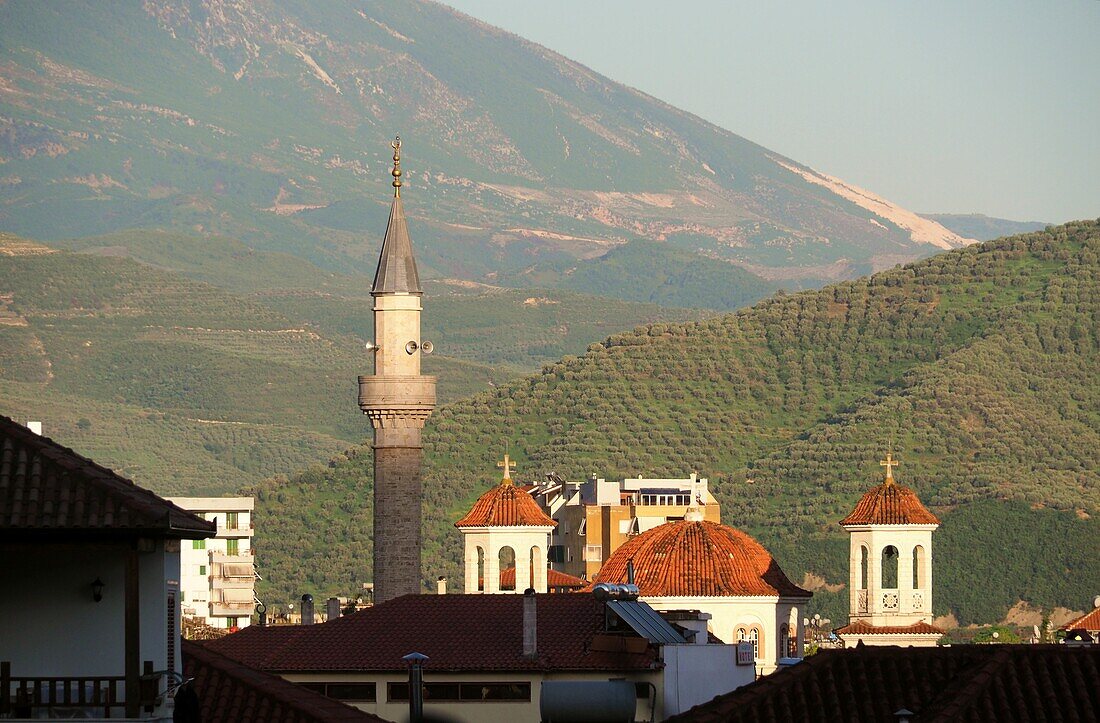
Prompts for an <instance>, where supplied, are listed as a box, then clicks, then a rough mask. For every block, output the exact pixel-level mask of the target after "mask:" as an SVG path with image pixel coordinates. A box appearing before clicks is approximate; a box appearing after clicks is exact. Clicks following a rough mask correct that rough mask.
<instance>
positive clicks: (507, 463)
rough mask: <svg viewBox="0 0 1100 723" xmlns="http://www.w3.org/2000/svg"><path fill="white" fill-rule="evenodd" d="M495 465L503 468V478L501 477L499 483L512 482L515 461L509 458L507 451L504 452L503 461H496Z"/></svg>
mask: <svg viewBox="0 0 1100 723" xmlns="http://www.w3.org/2000/svg"><path fill="white" fill-rule="evenodd" d="M497 467H503V468H504V479H502V480H501V481H500V483H501V484H502V485H510V484H512V470H514V469H515V468H516V463H515V462H513V461H512V460H511V458H510V457H509V456H508V453H507V452H505V453H504V461H503V462H497Z"/></svg>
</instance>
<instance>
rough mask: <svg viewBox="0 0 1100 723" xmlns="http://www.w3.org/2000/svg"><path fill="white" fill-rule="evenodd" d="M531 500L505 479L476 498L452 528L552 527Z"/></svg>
mask: <svg viewBox="0 0 1100 723" xmlns="http://www.w3.org/2000/svg"><path fill="white" fill-rule="evenodd" d="M557 524H558V523H557V522H554V521H553V520H552V519H550V517H548V516H547V514H546V513H545V512H543V511H542V508H541V507H539V503H538V502H535V498H534V497H532V496H531V495H530V493H528V492H526V491H525V490H523V489H521V488H519V487H516V486H515V485H514V484H512V480H510V479H508V478H507V477H506V478H505V479H504V480H503V481H502V482H501V483H500V484H498V485H497V486H496V487H494V488H492V489H491V490H489V491H488V492H486V493H485V494H483V495H482V496H481V497H479V498H478V500H477V502H475V503H474V506H473V507H472V508H471V509H470V511H469V512H467V513H466V516H465V517H463V518H462V519H461V520H459V521H458V522H456V523H455V527H515V526H526V527H554V526H555V525H557Z"/></svg>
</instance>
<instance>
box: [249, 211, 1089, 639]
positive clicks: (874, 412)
mask: <svg viewBox="0 0 1100 723" xmlns="http://www.w3.org/2000/svg"><path fill="white" fill-rule="evenodd" d="M1098 281H1100V223H1093V222H1079V223H1074V224H1069V225H1066V226H1062V227H1057V228H1052V229H1049V230H1047V231H1045V232H1039V233H1034V234H1030V235H1025V236H1018V237H1014V238H1008V239H1001V240H998V241H993V242H989V243H984V244H981V245H976V246H972V247H968V248H966V249H962V250H957V251H952V252H948V253H945V254H942V255H939V256H936V257H933V258H931V259H929V260H926V261H922V262H919V263H916V264H912V265H909V266H905V267H898V268H895V269H892V270H889V271H885V272H882V273H879V274H876V275H874V276H872V277H869V278H865V279H860V280H858V281H853V282H845V283H841V284H838V285H835V286H831V287H828V288H825V289H822V290H820V291H813V292H804V293H800V294H796V295H782V294H780V295H777V296H775V297H773V298H771V299H769V300H767V301H764V302H761V303H759V304H757V305H756V306H755V307H753V308H751V309H748V310H746V311H743V312H740V313H736V314H730V315H727V316H723V317H720V318H716V319H712V320H708V321H701V322H696V323H689V324H654V325H650V326H647V327H640V328H638V329H636V330H634V331H633V332H629V333H625V334H617V335H614V336H612V337H610V338H609V339H607V340H606V341H605V342H603V343H600V344H593V345H591V346H590V347H589V349H588V351H587V353H586V354H584V355H583V356H581V357H565V358H563V359H562V360H561V361H559V362H557V363H554V364H551V365H547V366H546V367H544V369H543V371H542V372H541V373H540V374H537V375H534V376H531V377H528V378H525V379H522V380H517V381H514V382H511V383H509V384H507V385H505V386H503V387H498V388H497V389H496V390H494V391H492V392H487V393H483V394H480V395H478V396H476V397H473V398H471V399H467V400H463V401H460V402H456V403H454V404H451V405H448V406H446V407H445V408H443V409H441V410H439V411H438V412H437V413H436V414H435V415H434V416H433V418H432V419H431V420H430V423H429V425H428V428H427V430H426V434H425V443H426V447H427V451H428V465H427V479H426V484H425V489H426V495H425V501H424V515H425V521H426V524H425V534H426V544H425V557H424V560H425V567H424V571H423V572H424V575H425V578H426V579H434V578H435V576H437V575H448V576H450V577H451V578H452V579H460V578H459V577H458V575H459V567H458V565H459V557H460V542H459V536H458V534H457V532H456V531H455V530H454V529H453V527H452V526H451V525H452V523H453V521H454V520H455V519H457V518H458V516H459V514H460V512H462V511H464V510H465V508H466V507H467V505H469V504H470V503H471V502H472V500H473V499H474V498H475V497H476V496H477V495H478V494H479V493H480V492H481V491H482V490H484V489H485V488H486V486H487V485H489V484H492V483H493V482H494V481H495V472H496V470H495V467H494V466H493V462H494V460H495V459H497V457H498V455H499V454H500V453H501V452H502V450H503V449H504V448H505V445H507V446H508V448H509V449H510V451H511V453H512V454H513V456H515V457H517V458H518V459H519V461H520V467H519V469H520V476H521V477H523V478H535V477H537V476H539V475H541V474H542V473H544V472H548V471H551V470H553V471H556V472H557V473H559V474H561V475H563V476H564V477H566V478H568V479H579V478H580V477H582V476H583V475H586V474H588V473H590V472H595V473H597V474H599V475H600V476H602V477H607V478H615V477H622V476H634V475H637V474H639V473H641V474H644V475H649V476H664V475H685V474H687V473H688V472H690V471H691V470H698V471H699V472H700V473H701V474H703V475H705V476H708V477H709V478H710V479H711V484H712V489H713V490H714V492H715V494H716V495H717V496H718V498H719V499H720V500H721V502H722V504H723V517H724V519H725V521H726V522H728V523H731V524H735V525H737V526H739V527H742V528H744V529H746V530H747V531H749V532H751V533H752V534H754V535H756V536H757V537H758V538H759V539H760V541H761V542H762V543H764V544H765V545H766V546H768V547H769V548H770V549H771V550H773V552H775V554H776V555H777V558H778V559H779V561H780V563H781V564H782V565H783V567H784V569H785V570H786V571H787V572H788V574H790V575H791V576H792V577H793V578H795V579H801V578H802V576H803V574H804V573H806V572H813V573H815V574H817V575H819V576H821V577H822V578H824V579H825V581H826V583H828V584H836V583H843V582H845V581H846V579H847V571H846V565H847V554H846V542H845V538H844V536H843V535H842V531H841V530H840V529H839V528H838V526H837V525H836V522H837V520H839V519H840V518H841V517H842V516H843V515H844V514H846V513H847V512H848V511H849V510H850V509H851V507H852V506H853V505H854V503H855V501H856V500H857V499H858V498H859V496H860V495H861V494H862V492H863V491H865V490H866V489H867V488H868V487H870V486H871V485H873V484H876V483H877V482H878V481H879V479H880V472H881V471H880V468H879V466H878V460H879V459H880V457H881V455H882V454H883V453H884V452H885V450H887V449H889V448H891V447H892V448H893V449H894V451H895V452H897V453H898V454H899V456H900V457H901V459H902V460H903V466H902V467H901V468H900V470H899V471H898V477H899V478H900V479H901V480H902V481H903V482H904V483H905V484H909V485H911V486H913V487H914V488H915V489H916V490H917V491H918V493H919V494H920V495H921V497H922V498H923V500H924V501H925V502H926V503H927V504H928V505H929V506H930V507H931V508H932V509H933V510H934V511H935V512H936V513H937V514H939V515H940V516H941V517H942V519H943V527H942V529H941V531H940V532H939V533H937V537H936V540H937V543H936V544H937V558H936V560H937V568H936V577H937V589H936V596H935V609H936V612H937V614H942V613H946V612H948V611H951V612H954V613H955V614H956V615H957V616H958V618H959V620H960V621H961V622H962V623H964V624H965V623H967V622H971V621H991V620H995V619H998V618H1000V617H1001V616H1003V614H1004V612H1005V611H1006V610H1007V609H1008V607H1009V606H1011V605H1012V604H1013V603H1015V602H1016V601H1017V600H1018V599H1023V600H1026V601H1028V602H1031V603H1033V604H1036V605H1042V606H1046V607H1050V606H1054V605H1064V606H1067V607H1076V608H1078V609H1079V608H1080V606H1081V605H1082V604H1083V602H1082V601H1086V600H1087V599H1091V596H1092V595H1093V594H1095V589H1096V588H1097V586H1098V585H1100V565H1098V563H1097V561H1096V556H1095V554H1093V552H1094V551H1095V550H1096V549H1098V547H1100V523H1098V522H1097V514H1098V513H1100V473H1098V469H1097V463H1096V455H1095V454H1092V450H1095V449H1097V448H1098V446H1100V380H1098V379H1097V372H1098V371H1100V359H1098V355H1097V341H1098V332H1100V327H1098V323H1097V312H1098V310H1100V285H1098ZM345 457H346V459H340V460H339V461H337V462H335V463H334V464H333V465H331V466H330V467H328V468H320V467H318V468H315V469H313V470H310V471H309V472H306V473H304V474H302V475H299V476H297V477H295V478H293V479H291V480H289V481H287V480H282V481H279V480H275V481H269V482H265V483H264V484H262V485H259V486H258V487H256V488H255V492H256V493H257V494H258V495H259V503H258V509H259V511H258V524H257V547H258V560H260V564H261V567H262V569H263V574H264V576H265V583H264V588H265V590H264V594H265V595H266V597H267V601H268V602H269V603H276V604H278V603H280V602H282V601H286V600H290V599H292V598H293V597H294V596H296V595H298V594H301V593H302V592H304V591H310V592H313V593H314V594H328V593H336V592H347V591H349V590H350V589H351V588H352V587H353V586H355V585H357V584H358V582H360V581H362V580H364V579H366V576H367V575H368V574H369V572H368V571H369V568H370V564H369V560H370V552H371V546H370V530H371V496H370V477H371V469H370V468H371V457H370V452H369V448H362V447H358V448H353V449H352V450H350V451H349V452H347V453H346V454H345ZM975 575H980V576H991V577H997V578H998V579H997V580H996V581H995V584H994V583H992V582H991V583H990V584H981V585H976V584H975V580H976V578H975ZM844 595H845V593H844V592H843V591H840V592H835V593H829V592H826V591H819V593H818V595H817V597H815V606H816V607H817V608H818V609H820V610H822V611H824V612H825V613H827V614H829V616H830V617H832V618H833V619H834V620H838V619H841V617H842V616H843V614H844V613H843V609H842V605H843V603H842V599H843V598H844Z"/></svg>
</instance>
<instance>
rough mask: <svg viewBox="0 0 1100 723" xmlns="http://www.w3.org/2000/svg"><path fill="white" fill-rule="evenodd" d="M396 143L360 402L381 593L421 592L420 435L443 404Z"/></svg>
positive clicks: (381, 597) (383, 596)
mask: <svg viewBox="0 0 1100 723" xmlns="http://www.w3.org/2000/svg"><path fill="white" fill-rule="evenodd" d="M390 145H391V147H392V148H393V170H392V172H391V173H392V175H393V205H392V206H391V207H390V219H389V223H388V224H387V226H386V236H385V238H384V239H383V241H382V252H381V253H380V254H379V256H378V270H377V271H376V272H375V275H374V285H373V287H372V288H371V296H373V297H374V343H373V344H368V345H367V349H368V351H370V352H372V353H373V354H374V374H373V375H372V376H361V377H359V408H360V409H362V410H363V413H364V414H366V415H367V416H368V417H369V418H370V421H371V426H372V427H373V428H374V599H375V600H376V601H377V602H382V601H385V600H389V599H390V598H394V597H398V596H399V595H407V594H409V593H419V592H420V591H421V578H420V548H421V537H420V504H421V494H422V493H421V479H420V464H421V458H422V456H423V445H422V444H421V441H420V434H421V430H422V428H423V427H424V422H425V421H427V419H428V416H429V415H431V413H432V409H434V408H435V377H431V376H424V375H422V374H421V373H420V355H421V353H430V351H431V345H430V343H429V342H422V341H421V339H420V311H421V305H420V297H421V296H423V294H424V292H423V289H421V287H420V276H419V274H418V273H417V270H416V259H415V258H413V252H412V241H411V240H410V238H409V229H408V226H407V224H406V223H405V210H404V208H403V207H402V205H401V186H402V182H401V139H400V138H397V139H396V140H395V141H394V142H393V143H392V144H390Z"/></svg>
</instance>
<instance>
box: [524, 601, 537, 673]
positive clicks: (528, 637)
mask: <svg viewBox="0 0 1100 723" xmlns="http://www.w3.org/2000/svg"><path fill="white" fill-rule="evenodd" d="M536 599H537V598H536V597H535V591H534V590H532V589H530V588H528V590H527V592H525V593H523V657H525V658H536V657H538V654H539V646H538V639H537V636H536V631H537V628H538V625H537V623H538V610H537V608H536V607H535V601H536Z"/></svg>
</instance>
